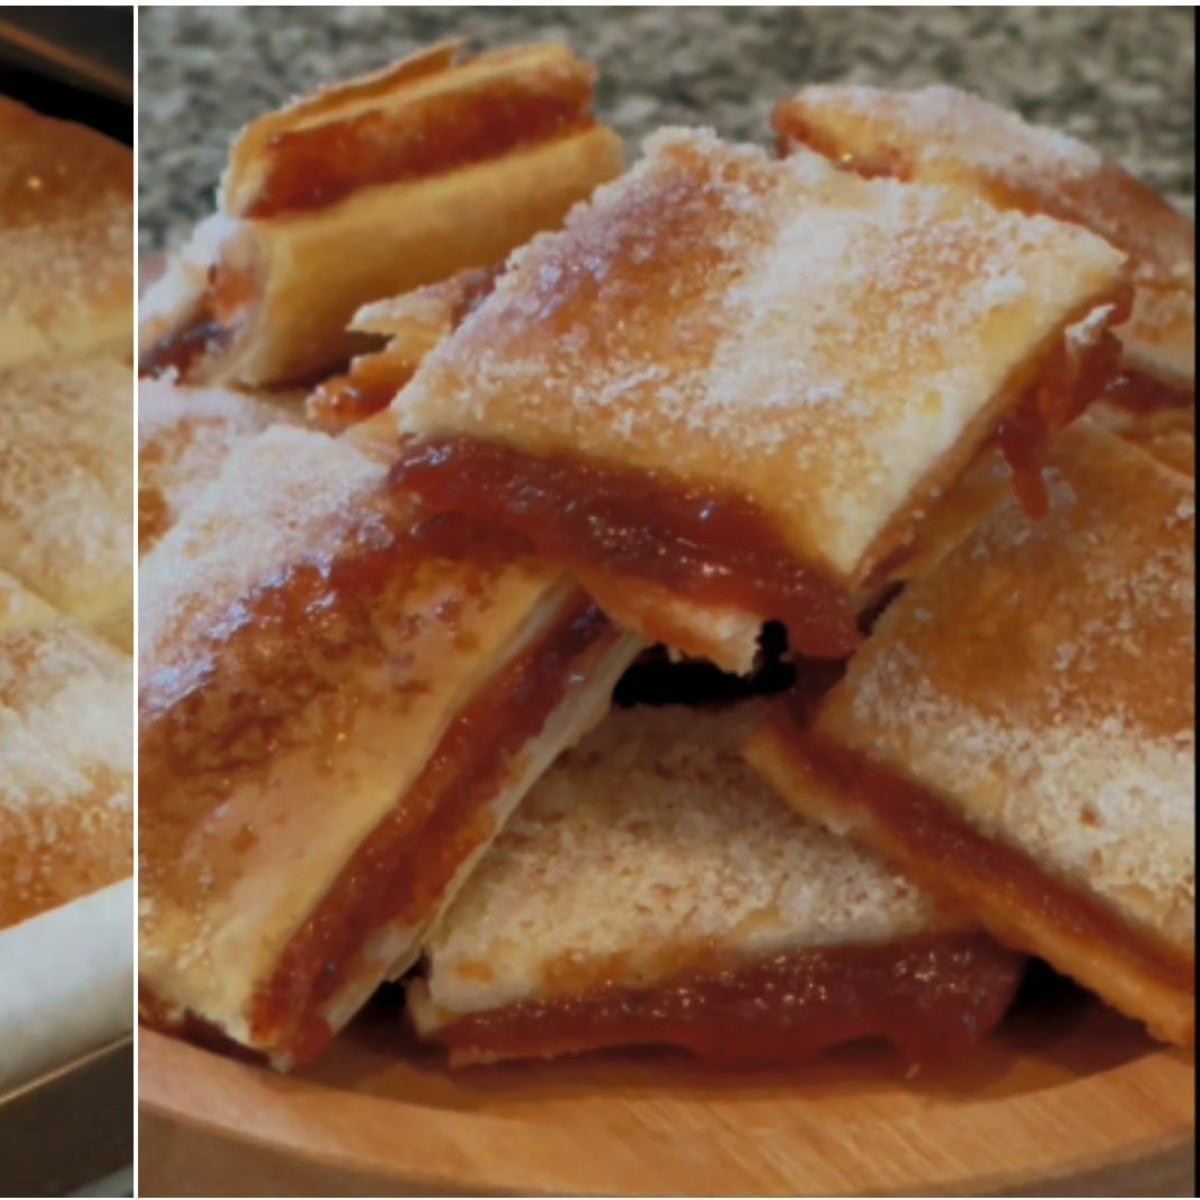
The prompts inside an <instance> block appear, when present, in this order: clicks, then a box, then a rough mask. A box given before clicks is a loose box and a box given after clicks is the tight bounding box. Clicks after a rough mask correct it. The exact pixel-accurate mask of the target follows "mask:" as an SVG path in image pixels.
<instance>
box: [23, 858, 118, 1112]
mask: <svg viewBox="0 0 1200 1200" xmlns="http://www.w3.org/2000/svg"><path fill="white" fill-rule="evenodd" d="M132 1027H133V881H132V880H128V879H127V880H125V881H124V882H122V883H117V884H113V885H112V886H111V887H107V888H104V889H102V890H101V891H99V892H93V893H92V895H90V896H84V897H83V898H82V899H80V900H75V901H73V902H72V903H70V904H64V905H63V906H62V907H61V908H55V909H52V910H51V911H50V912H46V913H41V914H39V915H38V916H36V917H32V918H30V919H29V920H28V921H23V922H22V923H21V924H20V925H13V926H11V927H10V928H8V929H2V930H0V1093H3V1092H4V1091H6V1090H8V1089H10V1088H13V1087H16V1086H17V1085H19V1084H21V1083H25V1082H27V1081H29V1080H31V1079H34V1078H36V1077H37V1076H38V1075H40V1074H42V1073H43V1072H44V1071H48V1070H52V1069H53V1068H55V1067H58V1066H62V1065H63V1064H65V1063H67V1062H70V1061H71V1060H72V1059H74V1058H76V1057H78V1056H79V1055H81V1054H85V1053H87V1052H88V1051H89V1050H95V1049H98V1048H99V1047H100V1046H102V1045H104V1044H105V1043H106V1042H109V1041H111V1040H112V1039H113V1038H115V1037H119V1036H120V1035H121V1034H122V1033H127V1032H128V1031H129V1030H130V1029H131V1028H132Z"/></svg>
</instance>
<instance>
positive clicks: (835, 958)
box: [436, 933, 1024, 1065]
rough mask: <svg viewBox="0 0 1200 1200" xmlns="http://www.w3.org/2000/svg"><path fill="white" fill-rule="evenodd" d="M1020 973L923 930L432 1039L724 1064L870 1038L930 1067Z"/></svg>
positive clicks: (583, 999)
mask: <svg viewBox="0 0 1200 1200" xmlns="http://www.w3.org/2000/svg"><path fill="white" fill-rule="evenodd" d="M1023 967H1024V959H1023V958H1022V957H1021V956H1019V955H1016V954H1013V953H1012V952H1011V951H1008V950H1004V949H1002V948H1001V947H999V946H998V945H996V943H995V942H993V941H991V939H989V938H987V937H985V936H984V935H983V934H979V933H942V934H927V935H923V936H920V937H913V938H909V939H905V940H903V941H899V942H891V943H887V944H883V945H874V946H833V947H828V948H818V949H811V950H804V951H798V952H793V953H787V954H781V955H778V956H777V957H775V958H770V959H767V960H765V961H761V962H757V963H753V964H748V965H740V966H737V967H732V968H730V969H727V970H724V971H721V972H718V973H716V974H696V975H691V976H684V977H681V978H679V979H678V980H676V981H675V982H673V983H670V984H668V985H666V986H664V987H659V988H655V989H653V990H648V991H641V990H635V989H632V988H622V987H615V986H614V987H605V988H601V989H599V990H596V991H593V992H590V993H587V994H585V995H583V996H580V997H577V998H574V999H562V1000H551V1001H547V1002H544V1003H535V1002H530V1003H525V1004H518V1005H514V1006H512V1007H510V1008H504V1009H500V1010H498V1011H496V1012H492V1013H481V1014H477V1015H472V1016H468V1017H463V1018H460V1019H459V1020H456V1021H454V1022H453V1023H452V1024H449V1025H447V1026H446V1027H445V1028H444V1029H442V1030H440V1031H439V1032H438V1033H437V1035H436V1037H437V1040H438V1041H440V1042H441V1043H443V1044H444V1045H445V1046H447V1047H448V1048H449V1049H450V1050H451V1052H452V1054H453V1055H454V1057H455V1059H456V1060H457V1061H459V1062H472V1061H476V1062H477V1061H489V1060H494V1059H501V1058H529V1057H550V1056H554V1055H561V1054H575V1053H579V1052H582V1051H585V1050H598V1049H603V1048H605V1047H611V1046H629V1045H669V1046H678V1047H682V1048H683V1049H685V1050H688V1051H690V1052H691V1053H693V1054H695V1055H698V1056H699V1057H701V1058H705V1059H709V1060H712V1061H716V1062H722V1063H729V1064H747V1065H749V1064H755V1063H758V1064H768V1063H793V1062H798V1061H801V1060H803V1059H805V1058H809V1057H811V1056H812V1055H814V1054H816V1053H817V1052H819V1051H821V1050H825V1049H828V1048H829V1047H831V1046H837V1045H841V1044H843V1043H845V1042H852V1041H858V1040H859V1039H862V1038H874V1037H880V1038H886V1039H887V1040H888V1041H890V1042H892V1043H893V1044H894V1045H896V1046H897V1047H898V1048H899V1049H900V1050H901V1051H902V1052H903V1053H904V1054H905V1055H906V1056H908V1057H910V1058H912V1059H925V1058H930V1057H932V1056H934V1055H937V1054H945V1053H947V1052H951V1051H954V1050H957V1049H961V1048H963V1047H965V1046H967V1045H969V1044H970V1043H972V1042H974V1041H976V1040H977V1039H978V1038H980V1037H981V1036H983V1035H984V1034H985V1033H987V1032H988V1031H989V1030H991V1029H992V1028H993V1027H994V1026H995V1025H996V1023H997V1022H998V1021H999V1020H1000V1018H1001V1017H1002V1016H1003V1015H1004V1013H1005V1011H1006V1009H1007V1008H1008V1005H1009V1003H1010V1001H1011V1000H1012V997H1013V994H1014V993H1015V991H1016V988H1017V985H1018V983H1019V982H1020V979H1021V974H1022V970H1023Z"/></svg>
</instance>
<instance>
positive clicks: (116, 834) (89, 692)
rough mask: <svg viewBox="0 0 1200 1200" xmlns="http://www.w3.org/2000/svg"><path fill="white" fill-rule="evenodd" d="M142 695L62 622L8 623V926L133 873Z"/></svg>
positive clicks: (2, 660)
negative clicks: (133, 707) (133, 709)
mask: <svg viewBox="0 0 1200 1200" xmlns="http://www.w3.org/2000/svg"><path fill="white" fill-rule="evenodd" d="M131 690H132V672H131V669H130V663H129V661H128V659H126V658H125V657H124V656H122V655H119V654H117V653H116V652H115V651H114V650H112V649H111V648H109V647H107V646H105V645H103V644H102V643H100V642H98V641H94V640H92V639H90V638H88V637H87V636H86V635H84V634H82V633H80V632H79V631H77V630H75V629H73V628H71V627H70V626H69V625H67V624H65V623H64V622H62V621H61V620H59V621H51V622H43V623H41V624H39V625H37V626H24V627H20V626H13V627H9V628H7V629H5V628H0V764H2V767H3V769H2V770H0V928H4V927H5V926H8V925H12V924H15V923H16V922H18V921H22V920H25V919H26V918H28V917H31V916H34V915H36V914H37V913H39V912H42V911H44V910H46V909H49V908H53V907H56V906H57V905H60V904H65V903H67V902H68V901H71V900H74V899H76V898H77V897H80V896H84V895H87V894H88V893H90V892H94V891H96V890H98V889H99V888H102V887H105V886H107V885H108V884H110V883H115V882H117V881H118V880H121V879H124V878H127V877H128V876H129V874H130V873H131V870H132V865H133V864H132V858H133V812H132V804H133V731H132V721H131V717H130V711H129V697H130V692H131Z"/></svg>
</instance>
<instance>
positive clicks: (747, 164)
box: [393, 130, 1120, 579]
mask: <svg viewBox="0 0 1200 1200" xmlns="http://www.w3.org/2000/svg"><path fill="white" fill-rule="evenodd" d="M1119 267H1120V256H1119V255H1117V254H1116V253H1115V252H1114V251H1112V250H1111V249H1110V248H1109V247H1108V246H1106V245H1105V244H1104V243H1102V242H1101V241H1100V240H1099V239H1097V238H1095V237H1093V236H1092V235H1090V234H1088V233H1086V232H1085V231H1083V230H1081V229H1078V228H1074V227H1068V226H1064V225H1061V224H1059V223H1056V222H1053V221H1050V220H1047V219H1045V218H1041V217H1037V218H1027V217H1023V216H1021V215H1019V214H1016V213H998V212H996V211H995V210H993V209H991V208H989V207H988V206H986V205H984V204H982V203H979V202H977V201H975V200H972V199H969V198H966V197H963V196H962V195H961V194H956V193H951V192H948V191H945V190H941V189H932V188H918V187H913V186H909V185H905V184H900V183H896V182H892V181H873V182H867V181H863V180H860V179H858V178H856V177H854V176H852V175H849V174H847V173H844V172H841V171H837V170H835V169H834V168H832V167H831V166H830V165H829V164H828V163H826V162H824V161H823V160H821V159H820V158H819V157H818V156H815V155H807V154H798V155H796V156H794V157H793V158H792V159H789V160H788V161H787V162H784V163H777V162H772V161H771V160H769V159H768V158H767V157H766V156H765V155H764V154H763V153H762V152H761V151H759V150H756V149H754V148H751V147H744V146H730V145H727V144H724V143H722V142H721V141H720V140H719V139H717V138H716V136H715V135H713V134H712V133H710V132H706V131H690V132H688V131H678V130H673V131H670V130H669V131H663V132H661V133H659V134H657V135H655V136H654V137H652V138H650V139H649V140H648V141H647V143H646V148H645V155H644V157H643V159H642V161H641V162H640V163H639V164H638V165H637V166H636V167H635V168H634V169H633V170H632V171H630V172H629V173H627V174H626V175H625V176H624V177H623V178H622V179H621V180H619V181H617V182H616V183H613V184H610V185H607V186H606V187H603V188H601V189H599V190H598V191H597V192H596V193H595V194H594V196H593V198H592V200H591V202H590V203H589V204H587V205H584V206H580V207H578V208H576V209H575V210H574V212H573V213H572V215H571V216H570V218H569V219H568V221H567V225H566V228H565V230H564V231H563V232H562V233H560V234H551V235H543V236H542V237H539V238H536V239H534V241H533V242H531V243H529V244H528V245H526V246H525V247H523V248H522V249H521V250H520V251H518V252H517V253H516V254H514V255H513V257H512V259H511V261H510V265H509V269H508V270H507V271H506V273H505V274H504V275H503V276H502V277H501V279H500V281H499V283H498V285H497V288H496V291H495V293H494V294H493V296H492V297H491V298H490V299H489V300H487V301H485V302H484V304H482V305H481V306H480V308H479V309H478V310H477V311H476V312H475V313H474V314H473V315H472V316H471V317H469V318H468V319H467V320H466V321H465V322H464V323H463V325H462V326H461V327H460V329H459V330H458V331H457V332H456V333H455V334H453V335H451V336H450V337H449V338H448V339H447V340H446V341H445V342H443V343H442V344H441V345H440V346H439V347H437V348H436V349H435V350H434V351H433V352H432V353H431V354H430V356H429V357H428V358H427V359H426V361H425V363H424V364H423V365H422V367H421V369H420V370H419V371H418V372H417V374H416V376H415V378H414V379H413V381H412V382H411V383H410V385H409V386H408V387H407V388H406V389H405V391H404V392H403V393H402V394H401V395H400V396H399V397H398V398H397V400H396V403H395V405H394V410H393V411H394V412H395V414H396V417H397V420H398V422H399V424H400V426H401V427H402V428H403V429H404V430H407V431H411V432H417V433H433V434H448V433H451V434H467V435H472V436H478V437H483V438H487V439H490V440H495V441H501V442H507V443H510V444H515V445H517V446H519V447H520V448H522V449H524V450H526V451H529V452H531V453H535V454H544V453H559V452H565V453H568V454H575V455H578V456H590V457H594V458H597V459H601V460H606V461H608V462H615V463H618V464H621V465H623V466H625V467H627V468H632V469H635V470H639V471H649V472H656V473H659V474H661V475H662V476H664V477H666V478H668V479H673V480H676V481H679V482H680V483H683V484H686V485H704V486H711V487H714V488H716V489H718V490H720V491H723V492H725V493H727V494H731V495H733V496H737V497H741V498H744V499H747V500H750V501H752V502H754V503H756V504H757V505H759V506H760V508H761V509H763V510H764V511H765V512H766V514H767V515H768V517H769V519H770V520H771V521H772V522H773V523H774V524H775V525H776V526H777V527H778V528H779V530H780V532H781V533H783V534H784V536H785V537H786V539H787V541H788V543H789V545H790V546H791V547H792V548H793V549H794V551H795V553H796V554H797V556H798V557H800V558H801V559H804V560H807V561H810V562H812V563H815V564H817V565H819V566H823V567H825V568H826V569H827V570H828V571H829V572H831V573H832V574H834V575H835V576H836V577H844V578H848V579H855V578H857V577H858V576H860V575H862V574H863V573H865V572H866V570H867V569H868V568H869V566H870V564H871V563H872V562H873V561H876V560H877V559H878V558H879V557H880V556H882V554H883V553H885V552H886V550H887V549H889V548H890V547H889V546H888V545H887V544H886V539H885V540H884V541H881V540H880V539H881V536H882V535H884V533H885V531H891V530H892V529H893V528H894V527H895V526H896V525H897V523H899V522H901V521H902V518H903V516H904V514H905V513H906V512H907V511H908V510H909V509H910V507H911V506H913V505H914V504H915V503H916V501H917V499H918V498H919V496H920V494H921V493H922V492H923V490H924V489H926V488H927V487H929V486H931V480H932V479H934V478H935V477H940V476H943V475H949V476H953V475H954V474H955V473H957V471H958V470H960V469H961V468H962V467H963V466H964V465H965V463H966V461H967V459H969V457H970V456H971V454H972V453H973V452H974V450H975V449H976V448H977V446H978V444H979V442H980V441H981V440H982V439H983V437H984V436H986V434H987V432H989V431H990V428H991V425H992V424H993V423H994V421H995V419H996V418H997V417H998V416H999V411H1000V410H1001V409H1002V408H1003V407H1004V406H1005V405H1006V404H1007V403H1008V402H1010V401H1011V399H1012V397H1006V396H1005V395H1004V385H1005V384H1006V382H1007V381H1008V379H1009V377H1010V373H1011V372H1012V371H1014V369H1016V368H1017V367H1019V366H1020V365H1022V364H1025V363H1026V362H1027V360H1028V358H1029V356H1030V355H1031V354H1034V353H1039V354H1040V353H1045V350H1046V347H1047V345H1048V344H1049V345H1052V344H1053V342H1054V340H1055V338H1056V337H1057V335H1058V332H1059V329H1060V328H1061V326H1062V324H1064V323H1065V322H1067V321H1068V319H1070V318H1073V317H1075V316H1078V315H1082V314H1083V313H1086V311H1087V310H1088V308H1089V307H1090V302H1091V300H1092V299H1093V298H1096V299H1101V298H1102V297H1103V296H1104V295H1105V293H1106V292H1107V291H1108V289H1110V288H1111V287H1112V286H1113V284H1114V282H1115V279H1116V273H1117V271H1118V269H1119Z"/></svg>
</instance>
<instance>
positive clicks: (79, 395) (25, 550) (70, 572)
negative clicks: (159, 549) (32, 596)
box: [0, 352, 133, 622]
mask: <svg viewBox="0 0 1200 1200" xmlns="http://www.w3.org/2000/svg"><path fill="white" fill-rule="evenodd" d="M132 389H133V376H132V373H131V372H130V370H129V368H128V367H127V366H126V365H125V364H124V363H122V362H121V361H120V360H119V359H118V358H117V357H116V356H115V355H114V354H112V353H110V352H95V353H93V354H90V355H87V356H81V357H76V358H68V359H57V358H56V359H39V360H35V361H30V362H26V363H23V364H22V365H20V366H17V367H13V368H10V369H9V370H7V371H3V372H0V446H3V448H4V453H3V457H2V458H0V568H3V569H5V570H7V571H9V572H11V573H12V574H13V575H15V576H17V578H19V579H21V580H22V581H23V582H24V583H25V584H26V585H27V586H28V587H30V588H31V589H32V590H33V591H35V592H37V593H38V594H39V595H41V596H42V597H44V598H45V599H47V600H49V601H50V602H51V603H52V604H54V605H55V606H56V607H58V608H60V609H62V610H63V611H64V612H66V613H67V614H68V615H72V616H76V617H78V618H80V619H81V620H84V621H86V622H93V621H98V622H103V621H106V620H107V619H108V618H109V617H110V615H111V614H112V613H113V611H115V610H118V609H119V610H120V611H121V613H122V614H126V615H127V614H128V611H129V602H130V599H131V596H132V567H133V553H132V544H131V543H132V537H131V528H132V518H133V471H132V464H131V461H130V455H131V448H132V443H133V414H132V411H131V406H130V396H131V394H132Z"/></svg>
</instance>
